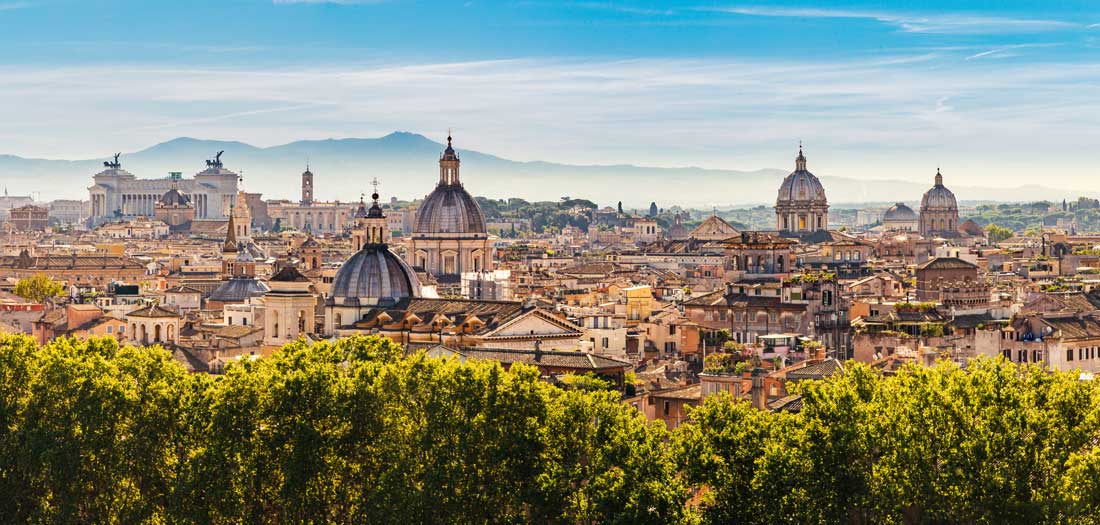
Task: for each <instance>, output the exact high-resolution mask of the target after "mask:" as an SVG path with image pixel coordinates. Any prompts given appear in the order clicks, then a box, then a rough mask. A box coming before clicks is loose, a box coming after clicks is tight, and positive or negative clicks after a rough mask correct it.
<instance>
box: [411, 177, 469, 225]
mask: <svg viewBox="0 0 1100 525" xmlns="http://www.w3.org/2000/svg"><path fill="white" fill-rule="evenodd" d="M414 232H415V233H429V234H430V233H486V232H487V230H486V229H485V214H484V213H482V211H481V206H479V205H478V204H477V201H475V200H474V198H473V197H471V196H470V194H469V193H468V192H467V191H466V189H465V188H463V187H462V186H461V185H458V184H442V183H441V184H439V185H438V186H436V187H435V190H433V191H432V193H431V194H429V195H428V197H427V198H426V199H424V202H423V203H421V205H420V208H419V209H418V210H417V212H416V228H415V229H414Z"/></svg>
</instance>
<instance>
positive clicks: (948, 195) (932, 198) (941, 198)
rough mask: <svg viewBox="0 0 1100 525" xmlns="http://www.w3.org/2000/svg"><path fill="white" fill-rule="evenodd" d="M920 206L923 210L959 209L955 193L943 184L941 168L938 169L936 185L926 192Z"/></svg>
mask: <svg viewBox="0 0 1100 525" xmlns="http://www.w3.org/2000/svg"><path fill="white" fill-rule="evenodd" d="M920 207H921V209H922V210H928V209H958V207H959V205H958V203H957V202H956V201H955V194H954V193H952V192H951V190H949V189H947V187H946V186H944V185H943V175H941V174H940V170H938V169H937V170H936V185H935V186H932V189H930V190H928V191H926V192H924V197H923V198H921V200H920Z"/></svg>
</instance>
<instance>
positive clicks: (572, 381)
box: [561, 373, 612, 392]
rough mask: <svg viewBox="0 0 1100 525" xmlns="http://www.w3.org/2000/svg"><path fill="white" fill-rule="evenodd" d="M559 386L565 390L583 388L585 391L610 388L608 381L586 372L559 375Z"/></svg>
mask: <svg viewBox="0 0 1100 525" xmlns="http://www.w3.org/2000/svg"><path fill="white" fill-rule="evenodd" d="M561 386H562V388H564V389H566V390H583V391H586V392H599V391H601V390H610V389H611V388H612V385H611V382H610V381H605V380H603V379H600V378H598V377H596V376H595V375H594V374H592V373H588V374H565V375H563V376H562V377H561Z"/></svg>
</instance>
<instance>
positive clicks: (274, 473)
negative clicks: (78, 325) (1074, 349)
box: [0, 335, 1100, 524]
mask: <svg viewBox="0 0 1100 525" xmlns="http://www.w3.org/2000/svg"><path fill="white" fill-rule="evenodd" d="M788 388H789V389H790V391H791V392H793V393H796V394H798V395H801V396H802V410H801V412H799V413H797V414H791V413H783V412H781V413H772V412H768V411H761V410H757V409H754V408H752V407H751V406H750V405H749V404H748V403H745V402H743V401H737V400H733V399H730V398H729V397H727V396H725V395H724V394H723V395H719V396H712V397H710V398H708V399H707V400H706V402H705V403H704V404H703V405H702V406H701V407H699V408H698V409H695V410H692V411H691V414H690V415H691V418H692V422H690V423H686V424H682V425H680V426H679V427H678V428H677V430H676V431H675V432H674V433H671V434H670V433H669V432H667V431H666V430H665V429H664V427H663V426H662V425H660V424H649V423H647V422H646V421H645V419H644V418H643V417H641V415H640V414H638V411H637V410H635V409H634V408H632V407H629V406H626V405H624V404H623V403H622V402H621V401H620V398H619V394H618V393H616V392H613V391H606V390H602V391H588V390H586V389H580V388H578V389H560V388H557V387H554V386H551V385H549V384H547V383H546V382H543V381H541V380H540V378H539V373H538V371H537V370H535V369H534V368H530V367H525V366H521V365H517V366H514V367H513V368H512V369H510V370H504V369H503V368H502V367H501V366H500V365H499V364H496V363H491V362H480V361H469V362H466V363H460V362H459V361H457V360H455V359H437V358H428V357H425V356H424V355H423V354H420V355H414V356H411V357H406V356H404V352H403V351H402V349H401V348H400V347H398V346H397V345H395V344H393V343H392V342H390V341H388V340H386V339H381V338H374V337H370V338H362V337H357V338H351V339H345V340H341V341H337V342H334V343H328V342H325V343H318V344H314V345H312V346H307V345H306V344H304V343H301V342H299V343H294V344H291V345H288V346H286V347H284V348H283V349H282V350H280V351H278V352H276V353H275V354H274V355H272V356H270V357H265V358H262V359H258V360H254V361H253V360H247V361H242V362H240V363H236V364H233V365H230V366H229V367H227V370H226V373H225V374H224V375H222V376H219V377H210V376H205V375H193V374H188V373H187V372H186V371H184V369H183V368H182V367H181V366H180V365H179V364H177V363H176V362H175V361H174V360H173V359H172V357H171V355H170V354H169V353H168V352H166V351H164V350H162V349H160V348H157V347H154V348H135V347H129V346H127V347H120V346H119V345H118V343H116V342H114V340H112V339H92V340H89V341H77V340H72V339H61V340H57V341H55V342H53V343H51V344H49V345H46V346H41V347H40V346H38V345H36V344H35V343H34V341H33V339H31V338H29V337H26V336H11V335H3V336H0V522H5V523H28V522H29V523H183V524H189V523H196V524H197V523H215V524H220V523H398V522H400V523H424V522H431V523H489V522H492V523H502V522H503V523H685V522H694V521H701V522H705V523H791V522H797V523H1028V522H1036V523H1093V522H1094V521H1095V516H1097V515H1100V496H1098V495H1100V387H1098V386H1096V385H1095V383H1094V382H1091V381H1080V380H1078V378H1077V376H1076V375H1075V374H1072V373H1058V372H1049V371H1046V370H1043V369H1041V368H1039V367H1035V366H1025V367H1019V366H1017V365H1014V364H1012V363H1009V362H1006V361H1004V360H1000V359H998V360H991V359H978V360H975V361H971V362H970V364H969V366H968V368H967V369H966V370H962V369H960V368H959V367H957V366H955V365H953V364H950V363H941V364H938V365H936V366H934V367H929V368H924V367H918V366H909V367H905V368H902V369H900V370H898V371H897V373H896V375H895V376H892V377H883V376H882V375H880V374H879V373H878V372H877V371H875V370H873V369H872V368H871V367H869V366H866V365H858V364H856V365H851V366H849V367H848V368H847V369H846V370H845V372H844V373H843V374H841V375H838V376H835V377H834V378H832V379H830V380H828V381H823V382H803V383H798V384H791V385H789V386H788ZM689 494H694V495H695V497H694V498H692V501H693V503H692V504H690V505H689V504H688V503H687V502H688V496H689Z"/></svg>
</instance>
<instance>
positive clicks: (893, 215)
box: [882, 202, 917, 222]
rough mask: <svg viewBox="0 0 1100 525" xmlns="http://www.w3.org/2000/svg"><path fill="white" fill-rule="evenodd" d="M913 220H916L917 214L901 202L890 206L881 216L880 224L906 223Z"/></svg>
mask: <svg viewBox="0 0 1100 525" xmlns="http://www.w3.org/2000/svg"><path fill="white" fill-rule="evenodd" d="M915 220H917V212H915V211H913V208H910V207H909V206H906V205H905V204H904V203H901V202H899V203H897V204H895V205H893V206H890V207H889V208H888V209H887V210H886V213H883V214H882V222H891V221H897V222H901V221H906V222H908V221H915Z"/></svg>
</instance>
